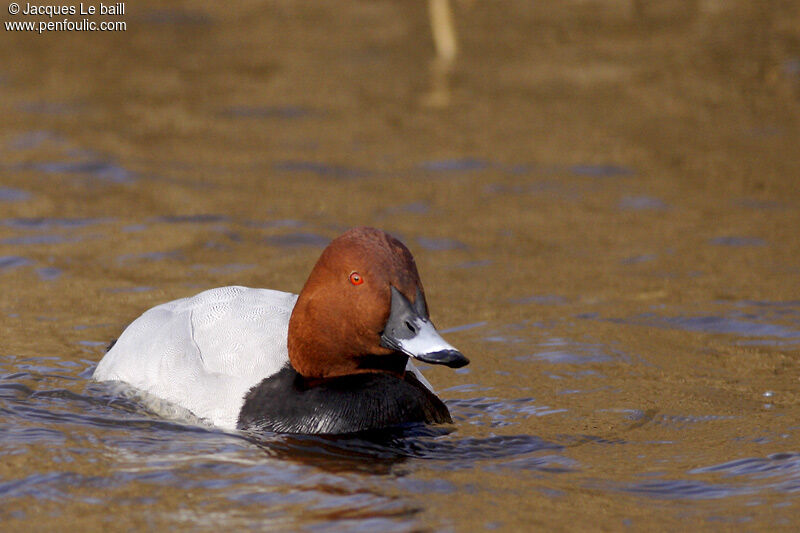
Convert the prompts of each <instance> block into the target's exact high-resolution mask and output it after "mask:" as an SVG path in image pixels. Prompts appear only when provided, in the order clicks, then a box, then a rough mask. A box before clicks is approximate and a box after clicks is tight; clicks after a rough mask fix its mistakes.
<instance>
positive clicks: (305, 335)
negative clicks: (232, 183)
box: [93, 227, 469, 434]
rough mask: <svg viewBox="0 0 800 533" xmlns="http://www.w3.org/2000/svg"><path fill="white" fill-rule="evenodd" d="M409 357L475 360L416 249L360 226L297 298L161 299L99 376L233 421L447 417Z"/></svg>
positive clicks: (278, 425)
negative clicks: (441, 317)
mask: <svg viewBox="0 0 800 533" xmlns="http://www.w3.org/2000/svg"><path fill="white" fill-rule="evenodd" d="M409 358H413V359H416V360H419V361H423V362H425V363H431V364H441V365H445V366H449V367H453V368H458V367H461V366H464V365H466V364H468V363H469V360H468V359H467V358H466V357H464V355H463V354H462V353H461V352H460V351H458V350H457V349H455V348H454V347H453V346H451V345H450V344H448V343H447V342H446V341H445V340H444V339H443V338H442V337H441V335H439V333H438V332H437V331H436V328H435V327H434V325H433V323H432V322H431V320H430V317H429V315H428V306H427V303H426V301H425V292H424V290H423V288H422V282H421V281H420V277H419V273H418V272H417V267H416V264H415V262H414V258H413V257H412V255H411V252H409V250H408V248H406V247H405V246H404V245H403V243H401V242H400V241H399V240H397V239H396V238H394V237H392V236H391V235H389V234H387V233H385V232H383V231H381V230H377V229H374V228H367V227H360V228H354V229H351V230H349V231H347V232H346V233H344V234H343V235H341V236H340V237H338V238H336V239H334V240H333V241H332V242H331V243H330V244H329V245H328V247H327V248H325V250H323V252H322V255H321V256H320V258H319V260H318V261H317V263H316V265H315V266H314V268H313V269H312V271H311V273H310V274H309V276H308V280H307V281H306V283H305V285H304V286H303V289H302V290H301V291H300V294H299V295H297V294H291V293H287V292H280V291H275V290H268V289H253V288H247V287H238V286H232V287H221V288H216V289H211V290H207V291H204V292H201V293H200V294H197V295H196V296H193V297H189V298H183V299H180V300H174V301H171V302H168V303H164V304H161V305H158V306H156V307H153V308H152V309H150V310H148V311H146V312H145V313H144V314H142V316H140V317H139V318H137V319H136V320H135V321H133V322H132V323H131V324H130V325H129V326H128V327H127V328H126V329H125V330H124V331H123V333H122V334H121V335H120V337H119V338H118V339H117V341H116V342H115V343H114V344H113V345H112V346H111V347H110V349H109V350H108V352H107V353H106V354H105V356H104V357H103V359H102V360H101V361H100V363H99V364H98V365H97V368H96V369H95V371H94V375H93V377H94V379H96V380H98V381H120V382H124V383H127V384H129V385H132V386H133V387H135V388H137V389H140V390H142V391H144V392H146V393H148V394H149V395H152V396H155V397H157V398H161V399H163V400H166V401H167V402H170V403H172V404H176V405H178V406H181V407H183V408H185V409H187V410H188V411H190V412H191V413H192V414H194V415H195V416H197V417H199V418H200V419H203V420H205V421H207V422H210V423H211V424H214V425H216V426H219V427H221V428H225V429H240V430H254V431H272V432H281V433H330V434H339V433H355V432H361V431H368V430H376V429H382V428H390V427H395V426H402V425H405V424H411V423H451V422H452V420H451V417H450V413H449V411H448V410H447V407H446V406H445V405H444V403H443V402H442V401H441V400H440V399H439V398H438V397H437V396H436V395H435V394H434V392H433V389H432V387H431V385H430V383H428V381H427V380H426V379H425V378H424V377H423V376H422V374H421V373H420V372H419V370H418V369H417V368H415V367H414V365H413V364H412V362H411V361H410V359H409Z"/></svg>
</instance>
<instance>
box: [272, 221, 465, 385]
mask: <svg viewBox="0 0 800 533" xmlns="http://www.w3.org/2000/svg"><path fill="white" fill-rule="evenodd" d="M288 347H289V360H290V361H291V364H292V366H293V367H294V369H295V370H297V372H299V373H300V374H302V375H303V376H304V377H306V378H311V379H325V378H332V377H338V376H345V375H349V374H359V373H364V372H387V373H390V374H394V375H398V376H402V375H403V372H404V370H405V366H406V363H407V361H408V357H413V358H414V359H418V360H420V361H424V362H426V363H432V364H441V365H446V366H450V367H454V368H458V367H461V366H464V365H466V364H468V363H469V360H468V359H467V358H466V357H464V355H463V354H462V353H461V352H459V351H458V350H456V349H455V348H454V347H453V346H451V345H450V344H448V343H447V342H446V341H445V340H444V339H443V338H442V337H441V335H439V333H438V332H437V331H436V328H435V327H434V326H433V323H432V322H431V320H430V317H429V316H428V306H427V303H426V301H425V291H424V289H423V288H422V282H421V281H420V279H419V273H418V272H417V266H416V264H415V263H414V258H413V257H412V256H411V252H409V251H408V248H406V247H405V246H404V245H403V243H401V242H400V241H399V240H397V239H395V238H394V237H392V236H391V235H389V234H387V233H385V232H383V231H380V230H377V229H374V228H363V227H362V228H354V229H351V230H349V231H347V232H346V233H344V234H343V235H341V236H340V237H338V238H336V239H334V240H333V241H332V242H331V243H330V244H329V245H328V247H327V248H325V250H324V251H323V252H322V255H321V256H320V258H319V260H318V261H317V264H316V265H315V266H314V268H313V270H312V271H311V274H310V275H309V276H308V280H307V281H306V284H305V286H304V287H303V290H302V291H301V292H300V296H299V298H298V299H297V303H296V304H295V307H294V310H293V311H292V316H291V319H290V320H289V339H288Z"/></svg>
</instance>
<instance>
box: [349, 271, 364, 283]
mask: <svg viewBox="0 0 800 533" xmlns="http://www.w3.org/2000/svg"><path fill="white" fill-rule="evenodd" d="M350 283H352V284H353V285H361V284H362V283H364V278H362V277H361V274H359V273H358V272H351V273H350Z"/></svg>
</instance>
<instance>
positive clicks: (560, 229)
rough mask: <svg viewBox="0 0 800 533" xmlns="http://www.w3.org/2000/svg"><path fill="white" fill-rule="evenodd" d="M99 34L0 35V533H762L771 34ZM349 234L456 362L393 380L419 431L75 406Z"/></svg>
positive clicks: (792, 505)
mask: <svg viewBox="0 0 800 533" xmlns="http://www.w3.org/2000/svg"><path fill="white" fill-rule="evenodd" d="M556 4H557V5H556ZM126 7H127V11H126V13H125V15H124V16H123V17H122V19H123V20H125V21H126V22H127V30H126V31H125V32H118V33H87V32H50V33H45V34H43V35H38V34H36V33H24V32H10V31H2V32H0V113H2V117H3V119H2V121H0V284H1V285H0V286H2V291H0V327H1V328H2V329H1V331H2V335H1V336H0V339H1V340H0V522H1V523H2V528H0V529H4V530H5V529H8V530H9V531H11V530H14V531H16V530H20V531H22V530H33V529H38V530H53V529H70V530H73V529H74V530H79V529H83V528H90V529H99V528H103V529H109V530H129V529H157V530H162V529H167V528H176V527H177V528H183V529H192V530H195V529H209V530H221V529H224V530H227V529H232V528H242V529H245V528H248V529H273V530H287V531H295V530H315V531H410V530H413V531H418V530H445V531H447V530H452V531H473V530H484V529H485V530H504V531H521V530H531V529H535V528H542V529H544V530H575V529H598V528H602V529H608V530H618V529H623V528H627V527H632V528H635V529H637V530H652V529H676V528H677V529H697V528H706V529H720V528H731V529H733V528H736V529H740V528H741V529H748V530H766V529H787V530H788V529H793V528H796V527H797V524H798V523H800V393H799V392H798V390H800V389H799V385H800V381H798V380H800V360H799V359H800V282H799V281H798V280H799V279H800V237H798V229H800V181H799V180H800V151H798V149H797V147H798V146H800V121H798V117H799V116H800V69H798V64H800V46H798V43H800V4H798V3H797V2H794V1H789V2H746V1H734V2H721V1H716V0H705V1H688V0H687V1H685V2H682V1H678V0H675V1H672V0H670V1H666V2H659V3H648V2H633V1H625V0H598V1H596V2H586V1H568V2H563V3H532V2H527V1H526V2H523V1H519V2H516V1H509V2H505V3H503V6H502V7H501V6H500V5H499V4H498V3H493V2H470V1H466V0H465V1H456V0H453V1H451V2H447V1H446V0H442V1H437V0H432V1H431V2H429V3H427V4H426V3H425V2H395V1H381V2H333V1H330V2H312V3H308V2H290V1H274V2H266V3H264V2H256V3H249V2H245V3H242V4H240V5H237V6H236V7H233V6H229V5H227V4H225V5H223V4H219V3H207V2H196V3H194V4H193V5H191V6H190V5H188V4H186V5H185V6H182V7H174V8H173V7H170V8H164V7H163V6H161V5H160V4H158V3H155V2H137V3H136V4H135V5H131V4H128V5H127V6H126ZM447 13H449V14H450V17H448V16H447ZM3 17H5V18H4V20H11V16H10V15H8V14H7V13H6V9H5V7H4V8H3ZM448 19H451V20H452V26H450V25H449V24H448V22H447V20H448ZM15 20H17V19H15ZM36 20H38V19H36ZM98 20H99V19H98ZM453 38H454V40H453ZM454 45H455V46H454ZM354 225H372V226H377V227H381V228H383V229H386V230H387V231H390V232H391V233H393V234H395V235H397V236H398V237H400V238H401V239H402V240H403V241H404V242H405V243H406V244H407V245H408V246H409V248H410V249H411V250H412V252H413V253H414V255H415V257H416V259H417V263H418V265H419V268H420V270H421V274H422V278H423V281H424V282H425V287H426V292H427V294H428V301H429V306H430V309H431V313H432V316H433V318H434V320H435V321H436V323H437V325H438V327H439V328H440V329H441V330H443V331H444V334H445V336H446V337H447V338H448V340H450V341H451V342H452V343H453V344H454V345H456V346H458V347H459V348H460V349H461V350H462V351H464V353H465V354H467V355H468V357H469V358H470V359H471V361H472V363H471V364H470V365H469V366H468V367H465V368H463V369H459V370H456V371H453V370H451V369H447V368H439V367H423V368H422V370H423V372H424V373H425V376H426V377H427V378H428V379H429V380H430V381H431V382H432V383H433V384H434V386H435V387H436V389H437V391H438V393H439V395H440V396H441V397H442V398H443V399H444V400H445V402H446V403H447V405H448V407H449V408H450V410H451V412H452V414H453V418H454V421H455V423H454V424H453V425H452V426H447V427H430V428H421V427H416V428H405V429H404V430H402V431H400V430H398V431H396V432H394V433H391V434H381V435H363V436H361V437H359V438H351V437H304V436H282V435H250V434H240V433H235V432H232V433H228V432H224V431H219V430H216V429H213V428H209V427H207V426H204V425H202V424H199V423H192V422H190V421H188V420H187V419H180V420H179V419H169V418H165V417H162V416H159V415H157V414H155V413H154V412H152V411H150V410H148V408H146V407H145V403H143V402H142V401H141V398H140V397H138V396H137V395H136V394H135V393H134V392H133V391H131V390H129V389H125V388H120V387H118V386H113V385H110V384H107V383H97V382H93V381H92V380H91V379H90V376H91V374H92V371H93V369H94V367H95V365H96V364H97V361H99V359H100V358H101V357H102V355H103V353H104V350H105V347H106V346H107V345H108V344H109V342H111V341H112V340H113V339H114V338H116V337H117V336H118V335H119V334H120V332H121V331H122V330H123V328H124V327H125V326H126V325H127V324H128V323H129V322H130V321H131V320H132V319H134V318H135V317H136V316H138V315H139V314H140V313H141V312H142V311H144V310H145V309H147V308H149V307H151V306H153V305H156V304H158V303H161V302H164V301H167V300H170V299H174V298H180V297H184V296H189V295H192V294H195V293H197V292H199V291H201V290H203V289H207V288H211V287H216V286H221V285H230V284H239V285H247V286H255V287H268V288H275V289H281V290H286V291H293V292H297V291H299V290H300V288H301V287H302V285H303V282H304V281H305V277H306V276H307V274H308V272H309V270H310V268H311V267H312V265H313V263H314V261H315V260H316V258H317V256H318V255H319V253H320V251H321V250H322V249H323V247H324V246H325V245H326V244H327V243H328V242H329V241H330V239H332V238H334V237H335V236H336V235H338V234H339V233H341V232H342V231H343V230H344V229H346V228H348V227H350V226H354Z"/></svg>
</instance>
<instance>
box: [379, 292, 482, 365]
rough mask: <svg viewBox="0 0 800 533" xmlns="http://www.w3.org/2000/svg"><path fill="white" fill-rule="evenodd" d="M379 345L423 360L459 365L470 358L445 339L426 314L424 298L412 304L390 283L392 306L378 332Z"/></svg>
mask: <svg viewBox="0 0 800 533" xmlns="http://www.w3.org/2000/svg"><path fill="white" fill-rule="evenodd" d="M381 345H383V346H384V347H386V348H390V349H392V350H397V351H399V352H402V353H404V354H406V355H408V356H409V357H413V358H414V359H417V360H419V361H423V362H425V363H431V364H434V365H445V366H449V367H451V368H460V367H462V366H464V365H467V364H469V359H467V358H466V357H464V354H462V353H461V352H459V351H458V350H457V349H455V348H454V347H453V346H451V345H450V344H449V343H448V342H447V341H445V340H444V339H443V338H442V336H441V335H439V332H438V331H436V328H435V327H433V324H432V323H431V321H430V320H429V319H428V317H427V310H426V308H425V303H424V298H423V296H422V294H421V293H420V292H417V297H416V301H415V302H414V304H412V303H411V302H410V301H409V300H408V298H406V297H405V296H404V295H403V294H402V293H401V292H400V291H398V290H397V289H395V288H394V287H392V310H391V313H390V314H389V318H388V320H387V321H386V327H385V328H384V330H383V333H382V334H381Z"/></svg>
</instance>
